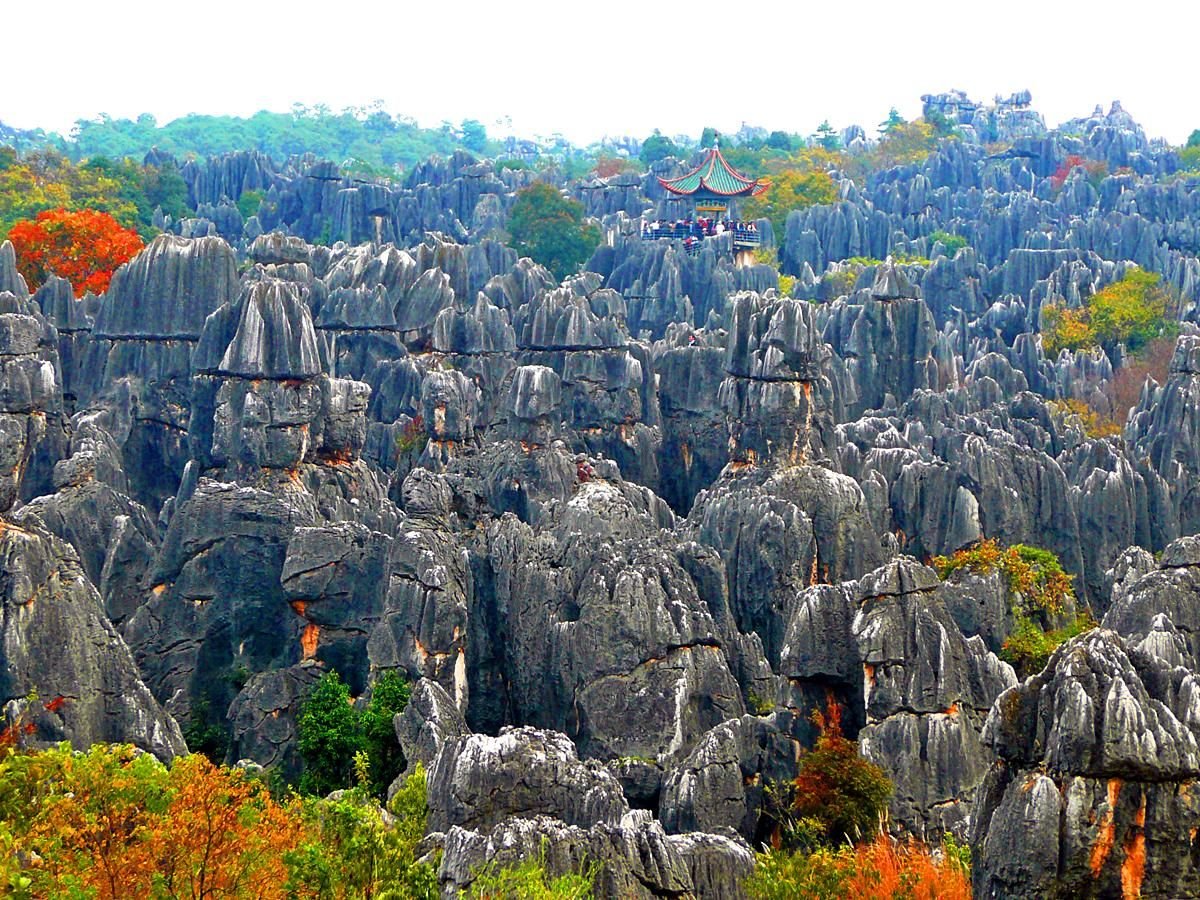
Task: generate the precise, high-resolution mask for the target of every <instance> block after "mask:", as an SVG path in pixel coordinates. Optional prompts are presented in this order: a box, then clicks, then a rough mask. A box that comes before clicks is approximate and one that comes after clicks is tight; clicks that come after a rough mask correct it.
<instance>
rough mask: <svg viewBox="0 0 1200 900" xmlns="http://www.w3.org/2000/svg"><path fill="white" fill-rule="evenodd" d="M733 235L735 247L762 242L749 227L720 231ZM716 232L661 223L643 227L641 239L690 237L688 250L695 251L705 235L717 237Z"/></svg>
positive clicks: (658, 239)
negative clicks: (660, 224)
mask: <svg viewBox="0 0 1200 900" xmlns="http://www.w3.org/2000/svg"><path fill="white" fill-rule="evenodd" d="M722 233H723V234H729V235H732V237H733V246H734V247H736V248H746V247H757V246H759V245H760V244H761V243H762V237H761V235H759V233H758V232H757V231H752V230H751V229H749V228H731V229H729V230H728V231H725V232H722ZM718 236H719V235H717V234H715V233H714V234H709V233H708V232H706V231H705V230H703V229H701V228H699V227H697V226H694V225H691V226H689V225H680V226H674V225H662V226H659V227H658V228H653V227H651V228H645V229H643V230H642V240H644V241H662V240H668V241H685V240H687V239H688V238H692V239H693V241H694V243H693V244H691V245H689V247H688V248H687V249H688V252H689V253H692V254H694V253H696V252H698V251H699V249H700V246H699V245H700V242H701V241H702V240H703V239H704V238H706V237H718Z"/></svg>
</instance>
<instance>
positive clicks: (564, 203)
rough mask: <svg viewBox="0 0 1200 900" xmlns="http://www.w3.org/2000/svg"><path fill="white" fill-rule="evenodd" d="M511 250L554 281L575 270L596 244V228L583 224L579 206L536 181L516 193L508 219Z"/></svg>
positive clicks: (552, 188) (554, 189) (597, 230)
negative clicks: (548, 274)
mask: <svg viewBox="0 0 1200 900" xmlns="http://www.w3.org/2000/svg"><path fill="white" fill-rule="evenodd" d="M508 231H509V234H510V235H511V236H512V242H513V247H514V248H515V249H516V251H517V252H518V253H520V254H521V255H522V256H528V257H531V258H532V259H533V260H534V262H538V263H541V264H542V265H543V266H545V267H546V268H547V269H549V270H550V271H551V272H552V273H553V274H554V277H555V278H559V279H562V278H566V277H567V276H568V275H571V274H573V273H574V272H577V271H578V270H579V267H580V266H581V265H583V263H585V262H586V261H587V259H588V257H589V256H591V255H592V251H593V250H595V249H596V247H597V246H598V245H599V243H600V237H601V235H600V229H599V228H597V227H596V226H595V225H593V224H591V223H585V222H584V221H583V204H582V203H579V202H577V201H575V200H571V199H569V198H567V197H564V196H563V195H562V194H561V193H560V192H559V190H558V189H557V188H556V187H554V186H553V185H549V184H546V183H545V182H543V181H539V182H538V183H536V184H531V185H530V186H529V187H527V188H523V189H522V190H520V191H518V192H517V200H516V202H515V203H514V204H513V208H512V213H511V215H510V216H509V220H508Z"/></svg>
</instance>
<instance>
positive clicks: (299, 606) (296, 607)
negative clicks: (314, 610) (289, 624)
mask: <svg viewBox="0 0 1200 900" xmlns="http://www.w3.org/2000/svg"><path fill="white" fill-rule="evenodd" d="M291 607H292V612H294V613H295V614H296V615H298V616H302V615H304V610H306V609H307V608H308V604H306V603H305V602H304V601H303V600H293V601H292V602H291Z"/></svg>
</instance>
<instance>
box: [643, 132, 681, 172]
mask: <svg viewBox="0 0 1200 900" xmlns="http://www.w3.org/2000/svg"><path fill="white" fill-rule="evenodd" d="M681 155H682V151H681V150H680V149H679V147H678V146H676V144H675V142H674V141H673V140H671V139H670V138H669V137H667V136H666V135H664V134H663V133H662V132H660V131H659V130H658V129H657V128H655V129H654V134H652V135H650V137H648V138H646V140H644V141H642V150H641V153H639V154H638V158H639V159H640V160H641V161H642V163H643V164H644V165H647V166H649V165H653V164H654V163H656V162H658V161H659V160H660V159H666V158H667V157H668V156H681Z"/></svg>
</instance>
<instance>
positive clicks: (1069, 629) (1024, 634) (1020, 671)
mask: <svg viewBox="0 0 1200 900" xmlns="http://www.w3.org/2000/svg"><path fill="white" fill-rule="evenodd" d="M1014 621H1015V625H1014V627H1013V630H1012V633H1011V634H1010V635H1009V636H1008V637H1007V638H1005V640H1004V646H1003V647H1002V648H1001V650H1000V658H1001V659H1003V660H1004V661H1005V662H1008V663H1011V664H1012V667H1013V668H1014V669H1016V671H1017V675H1018V676H1019V677H1021V678H1028V677H1029V676H1030V675H1035V674H1037V673H1038V672H1040V671H1042V669H1044V668H1046V663H1047V662H1049V661H1050V656H1051V654H1053V653H1054V651H1055V650H1057V649H1058V648H1059V647H1061V646H1062V645H1063V644H1065V643H1066V642H1067V641H1069V640H1070V639H1071V638H1073V637H1076V636H1077V635H1080V634H1083V633H1084V632H1085V631H1091V630H1092V629H1093V628H1095V627H1096V620H1095V619H1093V618H1092V617H1091V615H1090V614H1089V613H1088V612H1086V611H1084V612H1081V613H1079V614H1078V615H1076V616H1075V617H1074V618H1073V619H1072V620H1071V621H1070V623H1069V624H1067V625H1065V626H1063V627H1062V628H1055V629H1051V630H1049V631H1047V630H1046V629H1044V628H1043V627H1042V626H1041V624H1039V623H1038V622H1037V621H1035V620H1033V619H1030V618H1028V617H1027V616H1023V615H1020V614H1018V615H1017V616H1016V617H1015V620H1014Z"/></svg>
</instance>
